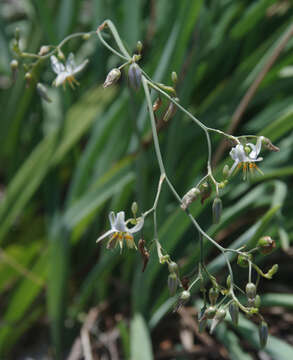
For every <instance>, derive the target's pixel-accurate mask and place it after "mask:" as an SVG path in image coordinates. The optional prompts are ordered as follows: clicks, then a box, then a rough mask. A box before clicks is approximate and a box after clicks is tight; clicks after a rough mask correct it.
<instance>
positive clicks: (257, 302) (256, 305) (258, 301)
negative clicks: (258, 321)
mask: <svg viewBox="0 0 293 360" xmlns="http://www.w3.org/2000/svg"><path fill="white" fill-rule="evenodd" d="M253 305H254V306H255V307H256V308H260V305H261V298H260V296H259V295H256V297H255V299H254V304H253Z"/></svg>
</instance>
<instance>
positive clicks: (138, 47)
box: [136, 41, 142, 54]
mask: <svg viewBox="0 0 293 360" xmlns="http://www.w3.org/2000/svg"><path fill="white" fill-rule="evenodd" d="M136 49H137V52H138V53H139V54H141V52H142V42H141V41H138V42H137V43H136Z"/></svg>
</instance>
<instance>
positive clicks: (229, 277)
mask: <svg viewBox="0 0 293 360" xmlns="http://www.w3.org/2000/svg"><path fill="white" fill-rule="evenodd" d="M226 284H227V288H228V289H230V287H231V275H228V276H227V279H226Z"/></svg>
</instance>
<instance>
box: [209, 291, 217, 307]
mask: <svg viewBox="0 0 293 360" xmlns="http://www.w3.org/2000/svg"><path fill="white" fill-rule="evenodd" d="M218 297H219V290H218V289H217V288H214V287H212V288H210V290H209V300H210V304H211V305H215V304H216V302H217V300H218Z"/></svg>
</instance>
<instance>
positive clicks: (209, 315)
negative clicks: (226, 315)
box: [205, 306, 217, 319]
mask: <svg viewBox="0 0 293 360" xmlns="http://www.w3.org/2000/svg"><path fill="white" fill-rule="evenodd" d="M216 312H217V309H216V308H215V307H214V306H209V307H208V308H207V309H206V311H205V316H206V317H207V319H213V317H214V316H215V315H216Z"/></svg>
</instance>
